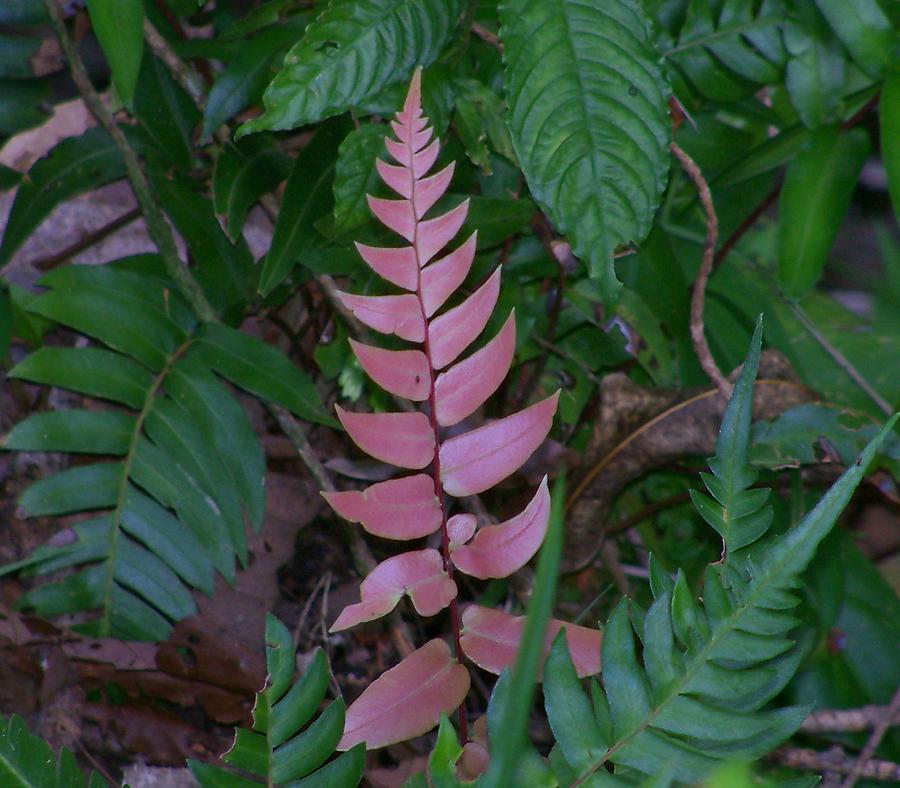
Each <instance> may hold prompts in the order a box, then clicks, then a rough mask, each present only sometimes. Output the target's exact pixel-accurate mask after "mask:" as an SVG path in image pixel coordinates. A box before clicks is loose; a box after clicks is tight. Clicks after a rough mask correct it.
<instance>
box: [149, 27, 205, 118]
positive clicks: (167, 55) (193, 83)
mask: <svg viewBox="0 0 900 788" xmlns="http://www.w3.org/2000/svg"><path fill="white" fill-rule="evenodd" d="M144 41H146V42H147V46H148V47H149V48H150V51H151V52H153V54H154V55H156V57H158V58H159V59H160V60H161V61H162V62H163V65H164V66H165V67H166V68H167V69H169V71H170V72H171V74H172V76H173V77H175V81H176V82H177V83H178V84H179V85H181V87H183V88H184V89H185V91H186V92H187V94H188V95H189V96H190V97H191V98H192V99H193V100H194V103H195V104H196V105H197V106H198V107H199V108H200V109H201V110H205V109H206V88H205V85H204V84H203V79H202V77H201V76H200V75H199V74H198V73H197V72H196V71H194V69H192V68H191V67H190V66H189V65H188V64H187V63H185V62H184V61H183V60H182V59H181V58H180V57H178V55H177V54H176V52H175V50H174V49H172V47H171V46H169V42H168V41H166V39H165V38H163V36H162V34H161V33H160V32H159V30H157V29H156V27H154V25H153V23H152V22H151V21H150V20H149V19H147V18H146V17H145V18H144Z"/></svg>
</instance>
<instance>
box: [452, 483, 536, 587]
mask: <svg viewBox="0 0 900 788" xmlns="http://www.w3.org/2000/svg"><path fill="white" fill-rule="evenodd" d="M458 516H459V515H457V517H458ZM549 522H550V492H549V490H548V489H547V477H546V476H545V477H544V480H543V481H542V482H541V486H540V487H538V490H537V492H536V493H535V494H534V497H533V498H532V499H531V502H530V503H529V504H528V506H526V507H525V509H524V510H523V511H522V512H521V513H520V514H518V515H516V516H515V517H513V518H512V519H510V520H507V521H506V522H503V523H500V524H499V525H489V526H487V527H485V528H482V529H481V530H480V531H479V532H478V533H477V534H475V538H474V539H473V540H472V542H471V543H470V544H467V545H462V546H460V547H451V551H450V556H451V558H452V559H453V564H454V565H455V566H456V567H457V569H459V570H460V571H461V572H465V573H466V574H467V575H471V576H472V577H477V578H479V579H481V580H486V579H487V578H489V577H509V575H511V574H512V573H513V572H515V571H516V570H517V569H521V568H522V567H523V566H525V564H526V563H528V561H530V560H531V558H532V556H533V555H534V554H535V553H536V552H537V551H538V548H539V547H540V546H541V543H542V542H543V541H544V536H545V534H546V533H547V524H548V523H549Z"/></svg>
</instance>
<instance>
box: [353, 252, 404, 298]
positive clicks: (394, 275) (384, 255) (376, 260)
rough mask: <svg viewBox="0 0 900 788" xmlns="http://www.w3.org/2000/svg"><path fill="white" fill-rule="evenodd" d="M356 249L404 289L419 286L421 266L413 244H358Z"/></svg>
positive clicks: (392, 281)
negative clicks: (396, 246) (398, 245)
mask: <svg viewBox="0 0 900 788" xmlns="http://www.w3.org/2000/svg"><path fill="white" fill-rule="evenodd" d="M356 251H357V252H359V254H360V257H362V259H363V260H365V261H366V262H367V263H368V264H369V266H370V267H371V268H372V270H373V271H375V273H376V274H380V275H381V276H383V277H384V278H385V279H387V280H388V282H390V283H391V284H393V285H397V287H402V288H403V289H404V290H415V289H416V287H417V286H418V281H417V280H418V273H419V266H418V263H417V262H416V250H415V249H413V248H412V247H411V246H401V247H399V248H390V247H388V248H385V247H381V246H366V245H365V244H356Z"/></svg>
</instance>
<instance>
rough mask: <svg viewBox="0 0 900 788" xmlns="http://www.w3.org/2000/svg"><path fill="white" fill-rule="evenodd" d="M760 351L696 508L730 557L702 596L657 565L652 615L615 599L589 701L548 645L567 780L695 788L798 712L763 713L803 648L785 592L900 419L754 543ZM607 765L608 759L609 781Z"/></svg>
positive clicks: (769, 742)
mask: <svg viewBox="0 0 900 788" xmlns="http://www.w3.org/2000/svg"><path fill="white" fill-rule="evenodd" d="M759 347H760V327H759V326H757V331H756V333H755V335H754V340H753V345H752V347H751V351H750V354H749V356H748V359H747V363H746V364H745V366H744V371H743V373H742V375H741V379H740V380H739V382H738V385H737V386H736V387H735V391H734V394H733V396H732V399H731V401H730V403H729V405H728V409H727V412H726V415H725V419H724V422H723V427H722V432H721V434H720V438H719V443H718V446H717V454H716V458H715V460H714V462H713V464H712V467H713V476H709V477H707V478H706V481H707V485H708V487H709V489H710V492H712V493H713V495H714V496H715V498H716V502H712V501H709V499H706V501H705V503H704V505H706V506H707V508H708V509H709V510H710V511H714V513H715V517H713V516H710V517H707V519H708V520H710V519H712V520H714V522H712V523H711V524H712V525H713V527H716V530H718V531H719V532H720V533H722V534H723V537H724V539H725V542H726V545H727V546H728V547H729V549H730V550H732V552H730V553H729V556H728V559H727V560H726V561H724V562H720V563H718V564H714V565H712V566H710V567H709V568H708V571H707V575H706V579H705V582H704V587H703V598H702V600H698V599H696V598H695V597H694V596H693V594H692V593H691V591H690V588H689V587H688V585H687V582H686V581H685V579H684V576H683V575H682V574H681V573H679V574H678V576H677V577H676V579H675V580H674V581H673V580H672V579H671V578H670V577H668V576H667V575H666V574H665V573H664V572H662V571H661V570H660V569H659V567H658V566H653V567H652V568H651V590H652V593H653V596H654V601H653V603H652V604H651V606H650V608H649V609H648V610H647V611H646V612H644V611H642V610H641V609H640V608H639V607H638V606H637V605H635V604H633V603H630V602H628V601H627V600H623V602H622V603H621V604H620V605H619V606H618V607H617V608H616V610H615V611H614V612H613V614H612V616H611V618H610V620H609V622H608V624H607V627H606V629H605V632H604V639H603V688H602V689H601V687H600V686H599V685H598V684H597V683H596V682H592V686H591V689H592V692H591V700H590V701H589V700H588V698H587V696H586V695H585V693H584V692H583V690H582V689H581V686H580V684H579V682H578V680H577V678H576V675H575V672H574V669H573V667H572V665H571V660H570V658H569V654H568V650H567V644H566V642H565V639H557V641H556V642H555V643H554V646H553V649H552V650H551V653H550V657H549V658H548V663H547V667H546V670H545V681H544V693H545V705H546V710H547V716H548V718H549V721H550V725H551V728H552V729H553V732H554V735H555V737H556V739H557V742H558V747H559V750H558V753H557V758H556V767H555V772H556V774H557V777H558V778H559V779H560V783H561V784H563V785H607V784H609V785H623V784H636V783H639V782H640V781H641V780H642V779H644V778H645V777H647V776H652V775H657V774H660V773H662V772H664V770H666V769H668V770H669V773H670V774H671V775H672V777H673V778H674V779H675V780H678V781H682V782H696V781H698V780H701V779H703V778H705V777H706V776H708V775H709V774H710V773H711V772H712V771H713V770H714V769H715V768H717V767H718V766H719V765H721V764H722V763H724V762H727V761H734V760H738V761H750V760H753V759H755V758H758V757H760V756H761V755H763V754H764V753H766V752H768V751H770V750H771V749H773V748H774V747H775V746H777V745H778V744H779V743H780V742H782V741H783V740H784V739H786V738H787V737H788V736H790V735H791V734H792V733H793V732H794V731H795V730H796V728H797V727H798V726H799V724H800V722H801V721H802V719H803V717H804V716H805V714H806V711H807V710H806V709H804V708H797V707H789V708H776V709H768V710H764V709H763V706H764V705H765V704H766V703H768V702H769V701H770V700H771V699H772V698H773V697H775V695H777V694H778V692H780V691H781V689H782V688H783V687H784V686H785V685H786V684H787V682H788V681H789V680H790V678H791V677H792V676H793V674H794V673H795V672H796V669H797V666H798V663H799V660H800V658H801V656H802V653H803V649H802V648H800V647H798V646H797V645H796V644H795V643H794V641H793V640H792V639H791V633H792V631H793V630H794V628H795V627H796V625H797V623H798V622H797V619H796V618H794V617H793V616H792V615H791V612H790V611H791V610H792V609H793V608H794V607H795V606H796V605H797V603H798V601H799V600H798V598H797V596H796V595H795V594H794V593H793V591H794V589H795V588H796V586H797V585H798V575H799V574H800V572H801V571H802V570H803V569H804V568H805V567H806V565H807V564H808V563H809V561H810V560H811V559H812V557H813V555H814V553H815V550H816V547H817V546H818V544H819V542H821V541H822V539H823V538H824V537H825V536H826V535H827V534H828V532H829V531H830V529H831V528H832V526H833V525H834V523H835V522H836V520H837V518H838V516H839V514H840V513H841V511H842V509H843V508H844V506H845V505H846V504H847V502H848V501H849V499H850V497H851V495H852V494H853V491H854V490H855V489H856V487H857V486H858V485H859V483H860V481H861V480H862V478H863V475H864V473H865V470H866V467H867V466H868V464H869V463H870V462H871V460H872V458H873V457H874V455H875V452H876V451H877V449H878V447H879V446H880V445H881V443H882V442H883V441H884V440H885V438H886V436H887V435H888V433H889V432H890V430H891V429H892V428H893V426H894V424H895V423H896V421H897V417H896V416H895V417H894V418H893V419H892V420H891V421H890V422H889V423H888V424H887V425H886V426H885V427H884V429H882V430H881V432H880V433H879V434H878V436H876V437H875V438H874V439H873V440H872V442H871V443H870V444H869V445H868V446H867V447H866V449H865V450H864V451H863V453H862V455H861V456H860V457H859V459H858V460H857V461H856V462H855V463H854V464H853V465H852V466H851V467H850V468H848V469H847V471H846V472H845V473H844V475H843V476H842V477H841V478H840V479H839V480H838V481H837V482H836V483H835V485H834V486H833V487H832V488H831V489H830V490H829V491H828V493H826V495H825V496H824V497H823V498H822V500H821V501H820V503H819V504H818V506H816V507H815V509H813V510H812V511H811V512H810V513H809V514H808V515H807V516H806V517H805V518H804V519H803V520H802V521H801V522H800V523H799V524H798V525H797V526H796V527H794V528H793V529H791V530H790V531H788V532H787V533H786V534H784V535H783V536H779V537H775V538H767V539H760V536H761V535H762V532H763V531H764V530H765V528H766V527H768V515H765V514H761V512H763V511H764V510H763V508H762V507H763V504H764V501H759V500H758V498H760V497H761V496H755V495H754V494H753V491H748V490H747V487H748V486H749V485H750V484H751V483H752V481H753V474H752V472H750V471H749V470H748V467H747V452H748V443H749V437H748V436H749V429H750V417H751V405H752V392H753V386H752V383H753V378H754V376H755V374H756V366H757V363H758V357H759ZM713 504H715V506H716V507H720V508H717V509H712V507H713ZM698 508H699V507H698ZM704 516H705V517H706V516H707V515H706V514H704ZM747 518H749V519H747ZM761 523H764V525H761ZM735 545H738V546H739V547H735ZM635 635H637V638H638V639H639V640H640V642H641V645H642V650H641V652H640V658H639V656H638V648H637V646H638V641H636V639H635ZM553 764H554V759H553V757H551V765H553ZM605 764H613V765H615V774H614V775H613V774H610V773H608V772H607V771H606V770H605V769H604V765H605Z"/></svg>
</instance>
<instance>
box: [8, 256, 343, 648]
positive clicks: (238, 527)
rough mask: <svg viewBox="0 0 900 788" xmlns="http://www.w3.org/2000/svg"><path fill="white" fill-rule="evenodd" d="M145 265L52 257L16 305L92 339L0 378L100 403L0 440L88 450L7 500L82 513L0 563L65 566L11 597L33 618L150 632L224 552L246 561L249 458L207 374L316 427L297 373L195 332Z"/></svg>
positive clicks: (231, 336) (253, 500) (250, 439)
mask: <svg viewBox="0 0 900 788" xmlns="http://www.w3.org/2000/svg"><path fill="white" fill-rule="evenodd" d="M158 262H159V261H158V259H157V258H155V257H151V256H146V257H142V258H135V259H132V260H128V261H122V262H121V263H117V264H112V265H106V266H66V267H64V268H60V269H57V270H55V271H53V272H51V273H50V274H48V275H46V276H45V277H43V278H42V279H41V281H40V284H42V285H43V286H45V287H47V288H49V290H48V292H45V293H44V294H42V295H40V296H38V297H37V298H35V299H34V301H32V302H31V304H30V305H29V310H30V311H32V312H34V313H35V314H39V315H41V316H43V317H45V318H49V319H50V320H53V321H56V322H57V323H60V324H62V325H64V326H67V327H69V328H71V329H74V330H75V331H78V332H80V333H82V334H85V335H87V336H88V337H91V338H93V339H94V340H96V341H97V342H98V343H100V344H101V345H103V346H105V347H96V346H90V347H74V348H73V347H42V348H41V349H39V350H37V351H36V352H34V353H32V354H31V355H30V356H28V357H26V358H25V359H24V360H23V361H22V362H21V363H19V364H18V365H17V366H16V367H15V368H14V369H13V370H11V372H10V376H11V377H15V378H20V379H23V380H27V381H30V382H33V383H40V384H44V385H50V386H59V387H61V388H65V389H70V390H73V391H77V392H80V393H82V394H87V395H89V396H90V397H96V398H97V399H99V400H105V401H107V402H108V403H113V404H114V406H115V407H108V406H99V405H97V406H93V407H90V408H89V409H83V410H60V411H54V412H45V413H36V414H33V415H31V416H29V417H28V418H26V419H25V420H24V421H22V422H20V423H19V424H18V425H17V426H16V427H15V428H14V429H13V430H12V431H11V432H10V433H9V434H8V435H7V436H6V437H5V439H4V441H3V444H2V446H3V448H4V449H7V450H18V451H54V452H67V453H71V454H79V455H86V456H93V458H97V455H103V458H102V459H100V460H99V461H92V462H89V463H86V464H80V465H73V466H72V467H70V468H68V469H67V470H64V471H62V472H60V473H57V474H55V475H53V476H50V477H48V478H45V479H42V480H40V481H38V482H36V483H35V484H33V485H31V487H29V488H28V489H27V490H26V491H25V493H24V495H23V496H22V498H21V499H20V505H21V507H22V508H23V509H24V511H25V512H26V513H27V514H28V515H31V516H59V515H66V514H72V513H76V512H91V513H93V514H94V516H93V517H92V518H91V519H88V520H83V521H81V522H79V523H78V524H77V525H75V526H73V527H72V528H71V529H70V530H68V531H66V532H64V533H63V534H60V535H58V536H57V537H56V538H55V539H54V540H52V541H51V542H50V543H49V544H47V545H44V546H42V547H40V548H38V549H37V550H35V551H34V552H33V553H32V554H31V555H30V556H28V557H27V558H26V559H24V560H22V561H20V562H18V563H15V564H10V565H7V566H6V567H3V568H2V569H0V574H7V573H10V572H13V571H18V570H23V571H25V572H27V573H29V574H33V575H48V574H50V573H54V572H57V571H59V570H72V569H75V570H76V571H74V572H68V573H67V574H65V575H64V576H63V577H62V578H61V579H56V580H55V581H54V582H51V583H47V584H44V585H39V586H37V587H36V588H34V589H32V590H31V591H30V592H29V593H27V594H26V595H25V596H24V597H22V598H21V599H20V600H19V606H20V607H31V608H34V609H35V610H36V611H37V612H38V613H39V614H41V615H44V616H58V615H63V614H76V613H83V612H86V611H96V612H97V613H98V615H97V616H96V617H95V618H92V619H91V620H90V621H88V622H87V623H83V624H80V625H79V626H78V627H77V628H78V629H79V630H81V631H84V632H86V633H89V634H92V635H96V636H113V637H120V638H124V639H133V640H164V639H165V638H166V637H167V636H168V634H169V632H170V631H171V628H172V624H173V623H174V622H176V621H178V620H180V619H181V618H184V617H186V616H189V615H192V614H193V613H194V612H195V611H196V607H195V603H194V600H193V597H192V595H191V589H199V590H201V591H204V592H206V593H212V590H213V579H214V573H215V572H216V571H218V572H220V573H221V574H222V575H223V576H224V577H225V578H226V579H227V580H229V581H232V580H233V579H234V576H235V556H237V557H238V559H239V560H240V561H241V562H242V563H243V562H246V560H247V536H246V526H245V519H246V520H247V521H249V522H250V523H251V524H252V526H253V528H254V529H257V530H258V529H259V527H260V525H261V524H262V518H263V515H264V512H265V486H264V484H265V461H264V457H263V453H262V449H261V447H260V444H259V441H258V439H257V437H256V435H255V433H254V431H253V429H252V427H251V425H250V422H249V420H248V418H247V416H246V414H245V413H244V410H243V408H242V407H241V405H240V404H239V403H238V401H237V400H236V399H235V397H234V394H233V393H232V391H231V390H230V389H229V387H228V386H227V385H226V384H225V383H224V382H223V381H222V379H221V378H224V379H226V380H229V381H230V382H232V383H235V384H237V385H238V386H241V387H243V388H246V389H247V390H249V391H251V392H253V393H255V394H257V395H259V396H262V397H264V398H266V399H269V400H271V401H274V402H277V403H278V404H281V405H283V406H285V407H288V408H290V409H291V410H293V411H294V412H295V413H297V414H298V415H300V416H302V417H304V418H307V419H313V420H318V421H324V422H326V423H327V422H330V419H329V417H328V416H327V415H326V414H325V413H324V411H323V410H322V408H321V405H320V404H319V403H318V397H317V395H316V393H315V389H314V388H313V385H312V382H311V381H309V380H308V379H307V378H305V377H303V376H302V374H301V373H300V372H299V371H298V370H296V368H294V367H293V365H292V364H291V363H290V362H289V361H288V360H287V359H286V358H285V357H283V356H282V355H281V354H280V353H278V351H276V350H275V349H273V348H271V347H269V346H267V345H266V344H265V343H263V342H262V341H260V340H258V339H256V338H255V337H251V336H249V335H247V334H243V333H241V332H239V331H236V330H234V329H231V328H227V327H225V326H213V325H210V326H199V325H198V323H197V320H196V318H195V317H194V315H193V313H192V312H191V310H190V309H189V307H188V306H187V304H186V303H185V302H184V301H183V300H182V299H181V298H180V297H179V296H178V294H177V292H175V290H174V288H173V286H172V284H171V282H169V281H168V279H166V278H165V276H164V275H163V274H162V273H161V266H159V265H158ZM110 458H111V459H110Z"/></svg>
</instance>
